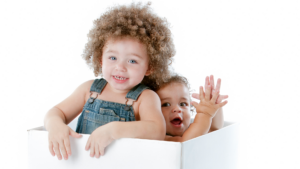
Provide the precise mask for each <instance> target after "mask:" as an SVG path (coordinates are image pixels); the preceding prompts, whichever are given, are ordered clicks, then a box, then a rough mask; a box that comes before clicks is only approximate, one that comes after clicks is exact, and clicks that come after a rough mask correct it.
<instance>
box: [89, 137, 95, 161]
mask: <svg viewBox="0 0 300 169" xmlns="http://www.w3.org/2000/svg"><path fill="white" fill-rule="evenodd" d="M90 156H91V157H94V156H95V143H94V142H93V141H92V142H91V149H90Z"/></svg>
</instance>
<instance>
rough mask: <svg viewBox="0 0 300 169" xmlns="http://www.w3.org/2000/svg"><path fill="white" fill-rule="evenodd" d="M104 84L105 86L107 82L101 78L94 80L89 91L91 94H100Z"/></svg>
mask: <svg viewBox="0 0 300 169" xmlns="http://www.w3.org/2000/svg"><path fill="white" fill-rule="evenodd" d="M106 84H107V81H106V80H105V79H103V78H101V79H95V80H94V83H93V84H92V86H91V90H90V91H91V92H97V93H101V92H102V90H103V89H104V87H105V85H106Z"/></svg>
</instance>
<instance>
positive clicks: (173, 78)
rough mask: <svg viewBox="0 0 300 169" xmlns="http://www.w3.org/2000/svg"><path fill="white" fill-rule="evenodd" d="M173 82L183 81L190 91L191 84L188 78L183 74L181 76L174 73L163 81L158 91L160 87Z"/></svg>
mask: <svg viewBox="0 0 300 169" xmlns="http://www.w3.org/2000/svg"><path fill="white" fill-rule="evenodd" d="M171 83H181V84H183V85H185V86H186V87H187V88H188V89H189V91H190V84H189V82H188V80H187V78H185V77H183V76H180V75H178V74H173V75H171V76H170V77H169V78H167V79H166V80H165V81H164V82H162V83H161V84H160V85H159V86H158V87H157V90H156V91H158V90H159V89H161V88H163V87H165V86H167V85H169V84H171Z"/></svg>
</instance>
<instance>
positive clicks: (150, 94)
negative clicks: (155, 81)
mask: <svg viewBox="0 0 300 169" xmlns="http://www.w3.org/2000/svg"><path fill="white" fill-rule="evenodd" d="M140 99H141V100H149V101H151V100H152V101H155V100H160V99H159V97H158V95H157V93H156V92H154V91H153V90H150V89H145V90H144V91H143V92H142V93H141V95H140Z"/></svg>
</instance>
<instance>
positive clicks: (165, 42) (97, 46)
mask: <svg viewBox="0 0 300 169" xmlns="http://www.w3.org/2000/svg"><path fill="white" fill-rule="evenodd" d="M150 5H151V3H149V2H148V3H147V4H146V5H142V4H141V3H137V4H135V3H132V4H131V5H129V6H124V5H123V6H115V7H112V8H110V9H109V10H108V11H107V12H106V13H104V14H103V15H102V16H101V17H100V18H99V19H96V20H95V21H94V26H93V28H92V29H91V30H90V32H89V34H88V42H87V44H86V46H85V50H84V53H83V55H82V56H83V58H84V59H85V60H86V63H87V64H88V65H89V66H90V68H92V69H93V70H94V74H95V76H96V77H97V76H98V75H102V67H101V64H100V62H101V60H102V50H103V47H104V46H105V43H106V42H107V40H108V38H117V37H132V38H135V39H138V40H139V41H140V42H141V43H143V44H145V46H146V49H147V54H148V56H149V68H150V70H151V72H152V73H151V74H150V75H149V76H145V77H144V79H143V81H142V83H143V84H145V85H147V86H148V87H150V88H151V89H152V90H156V89H157V87H158V86H159V84H161V83H162V82H163V81H164V80H165V79H166V78H168V77H170V72H169V70H168V65H170V64H171V63H172V57H173V56H174V55H175V48H174V44H173V39H172V37H171V31H170V29H169V24H168V22H167V21H166V19H162V18H160V17H158V16H157V15H155V14H153V13H152V11H151V9H150Z"/></svg>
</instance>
